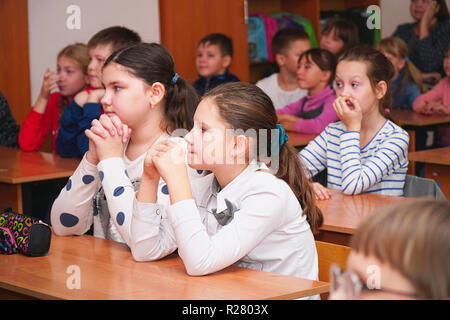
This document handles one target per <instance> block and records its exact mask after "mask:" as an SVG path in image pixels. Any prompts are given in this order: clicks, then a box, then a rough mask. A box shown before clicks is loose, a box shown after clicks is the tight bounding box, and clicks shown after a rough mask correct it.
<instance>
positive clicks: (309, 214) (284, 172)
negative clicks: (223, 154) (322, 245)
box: [203, 82, 323, 234]
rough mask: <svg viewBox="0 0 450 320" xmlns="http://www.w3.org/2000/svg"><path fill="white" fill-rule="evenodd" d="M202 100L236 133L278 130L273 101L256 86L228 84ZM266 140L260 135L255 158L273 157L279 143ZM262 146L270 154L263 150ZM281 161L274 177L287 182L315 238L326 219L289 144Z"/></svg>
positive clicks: (241, 83) (281, 149)
mask: <svg viewBox="0 0 450 320" xmlns="http://www.w3.org/2000/svg"><path fill="white" fill-rule="evenodd" d="M203 99H211V101H213V102H214V103H215V104H216V105H217V107H218V109H219V114H220V116H221V117H222V119H224V120H225V121H226V122H227V123H228V124H230V125H231V127H232V128H233V129H242V130H243V131H244V132H247V133H248V132H251V131H252V129H253V130H254V131H256V132H259V130H266V132H272V130H275V129H276V125H277V115H276V113H275V108H274V106H273V103H272V100H270V98H269V97H268V96H267V95H266V94H265V93H264V92H263V91H262V90H261V89H259V88H258V87H257V86H255V85H253V84H249V83H244V82H230V83H225V84H223V85H220V86H218V87H216V88H214V89H212V90H210V91H209V92H207V93H206V94H205V95H204V96H203ZM244 134H245V133H244ZM250 134H251V133H250ZM263 136H264V138H265V137H267V140H268V141H259V140H260V139H263V138H262V136H261V135H259V134H257V135H256V137H257V138H256V139H257V141H256V143H255V144H254V145H255V147H256V152H255V153H254V154H256V155H257V156H261V155H264V156H269V157H271V156H272V155H271V149H272V143H276V145H277V146H278V141H276V142H275V141H274V142H272V141H271V134H267V135H263ZM261 146H263V147H264V148H266V149H267V150H260V148H261ZM249 153H250V154H252V153H251V152H249ZM278 158H279V166H278V170H277V171H276V172H273V173H274V174H275V176H276V177H277V178H280V179H282V180H284V181H285V182H286V183H287V184H288V185H289V187H290V188H291V190H292V191H293V192H294V194H295V196H296V197H297V199H298V201H299V203H300V205H301V207H302V209H303V214H305V215H306V218H307V220H308V222H309V225H310V227H311V231H312V232H313V233H314V234H316V233H317V232H318V231H319V227H320V226H321V225H322V223H323V216H322V212H321V211H320V209H319V208H318V207H317V205H316V200H315V197H314V194H313V190H312V186H311V183H310V181H309V180H308V179H307V178H306V176H305V173H304V171H303V168H302V164H301V162H300V158H299V156H298V155H297V152H296V150H295V149H294V147H292V146H291V145H288V144H286V143H285V144H284V145H283V146H282V147H281V148H280V151H279V156H278ZM258 160H260V161H264V160H265V159H261V158H258Z"/></svg>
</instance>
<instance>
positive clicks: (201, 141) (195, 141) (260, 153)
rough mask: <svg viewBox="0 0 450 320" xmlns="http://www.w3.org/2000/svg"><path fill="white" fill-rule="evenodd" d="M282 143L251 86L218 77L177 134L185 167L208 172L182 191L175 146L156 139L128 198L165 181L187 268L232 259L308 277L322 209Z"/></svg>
mask: <svg viewBox="0 0 450 320" xmlns="http://www.w3.org/2000/svg"><path fill="white" fill-rule="evenodd" d="M287 139H288V138H287V136H286V134H285V132H284V129H283V128H282V127H281V126H280V125H277V116H276V114H275V109H274V107H273V104H272V102H271V100H270V98H269V97H268V96H267V95H266V94H265V93H264V92H263V91H262V90H261V89H259V88H258V87H256V86H255V85H252V84H247V83H228V84H224V85H222V86H220V87H217V88H215V89H213V90H211V91H210V92H209V93H207V94H206V95H205V96H204V97H203V99H202V101H201V102H200V104H199V105H198V107H197V110H196V112H195V115H194V128H193V129H192V130H191V131H190V132H189V134H188V135H187V136H186V137H185V140H186V141H187V143H188V153H187V161H188V163H189V166H190V167H192V168H194V169H201V170H209V171H211V172H212V173H211V174H209V175H207V176H205V177H203V178H200V179H197V180H196V181H193V182H192V188H191V185H190V183H189V179H188V174H187V172H188V171H187V167H186V165H185V161H183V159H184V158H185V156H186V155H185V154H184V151H183V149H182V148H180V147H179V146H178V145H177V144H175V143H172V142H170V141H167V140H166V141H163V142H161V143H158V144H155V145H153V146H152V148H151V149H150V150H149V152H148V153H147V157H146V159H145V163H144V174H143V177H142V180H141V185H140V189H139V194H138V199H139V200H140V201H142V202H144V201H148V202H153V201H154V200H155V194H156V190H157V188H156V185H157V181H158V180H159V178H160V176H161V177H162V178H163V179H164V181H165V182H166V183H167V186H168V190H169V196H170V201H171V206H170V207H169V208H168V210H167V216H168V219H169V221H170V225H171V226H172V228H173V230H174V233H175V240H176V243H177V247H178V253H179V255H180V257H181V258H182V259H183V262H184V264H185V267H186V270H187V273H188V274H190V275H205V274H209V273H213V272H216V271H219V270H221V269H223V268H225V267H227V266H229V265H232V264H235V265H237V266H241V267H247V268H252V269H258V270H263V271H268V272H274V273H279V274H285V275H291V276H297V277H302V278H307V279H312V280H317V277H318V261H317V251H316V247H315V242H314V237H313V232H317V231H318V228H319V227H320V225H321V224H322V214H321V212H320V210H319V209H318V207H316V204H315V199H314V196H313V193H312V189H311V186H310V183H309V181H308V180H307V179H306V177H305V175H304V173H303V170H302V167H301V163H300V161H299V158H298V156H297V154H296V152H295V149H294V148H293V147H292V146H290V145H288V144H286V143H285V142H286V141H287ZM269 158H270V160H271V162H270V163H269V162H267V160H268V159H269ZM263 161H266V163H265V162H263Z"/></svg>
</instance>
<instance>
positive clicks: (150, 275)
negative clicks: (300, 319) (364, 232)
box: [0, 235, 329, 300]
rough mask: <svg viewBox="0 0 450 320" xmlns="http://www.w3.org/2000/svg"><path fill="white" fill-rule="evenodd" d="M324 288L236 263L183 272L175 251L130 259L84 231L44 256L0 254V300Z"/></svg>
mask: <svg viewBox="0 0 450 320" xmlns="http://www.w3.org/2000/svg"><path fill="white" fill-rule="evenodd" d="M78 280H79V281H78ZM78 288H79V289H78ZM328 291H329V284H328V283H326V282H320V281H312V280H306V279H301V278H297V277H291V276H284V275H279V274H275V273H269V272H263V271H258V270H252V269H246V268H240V267H236V266H230V267H227V268H225V269H224V270H222V271H219V272H215V273H213V274H210V275H206V276H195V277H194V276H189V275H188V274H187V273H186V270H185V268H184V265H183V262H182V260H181V258H179V256H178V255H176V254H172V255H170V256H168V257H166V258H164V259H162V260H159V261H154V262H136V261H134V260H133V258H132V255H131V252H130V251H129V249H128V247H127V246H126V245H125V244H123V243H118V242H114V241H111V240H104V239H100V238H96V237H93V236H88V235H84V236H71V237H60V236H56V235H53V236H52V242H51V248H50V251H49V253H48V254H47V255H46V256H44V257H34V258H31V257H27V256H24V255H21V254H14V255H9V256H2V257H1V258H0V298H2V295H3V297H5V296H8V295H10V296H13V297H15V298H17V297H21V298H26V297H34V298H38V299H149V300H153V299H154V300H166V299H170V300H172V299H173V300H185V299H187V300H240V299H245V300H255V299H258V300H259V299H297V298H302V297H306V296H311V295H316V294H320V293H325V292H328Z"/></svg>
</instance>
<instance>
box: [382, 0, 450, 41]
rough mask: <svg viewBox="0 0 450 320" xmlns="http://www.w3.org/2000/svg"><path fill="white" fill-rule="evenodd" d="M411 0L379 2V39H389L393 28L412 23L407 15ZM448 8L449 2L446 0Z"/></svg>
mask: <svg viewBox="0 0 450 320" xmlns="http://www.w3.org/2000/svg"><path fill="white" fill-rule="evenodd" d="M410 3H411V0H380V7H381V8H380V9H381V37H382V38H385V37H389V36H391V35H392V33H393V32H394V31H395V28H396V27H397V26H398V25H399V24H402V23H407V22H413V19H412V18H411V15H410V14H409V4H410ZM446 3H447V7H449V8H450V0H446Z"/></svg>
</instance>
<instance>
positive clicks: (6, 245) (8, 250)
mask: <svg viewBox="0 0 450 320" xmlns="http://www.w3.org/2000/svg"><path fill="white" fill-rule="evenodd" d="M17 252H18V249H17V244H16V241H15V240H14V237H13V235H12V233H11V231H10V230H9V229H8V228H5V227H0V254H14V253H17Z"/></svg>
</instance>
